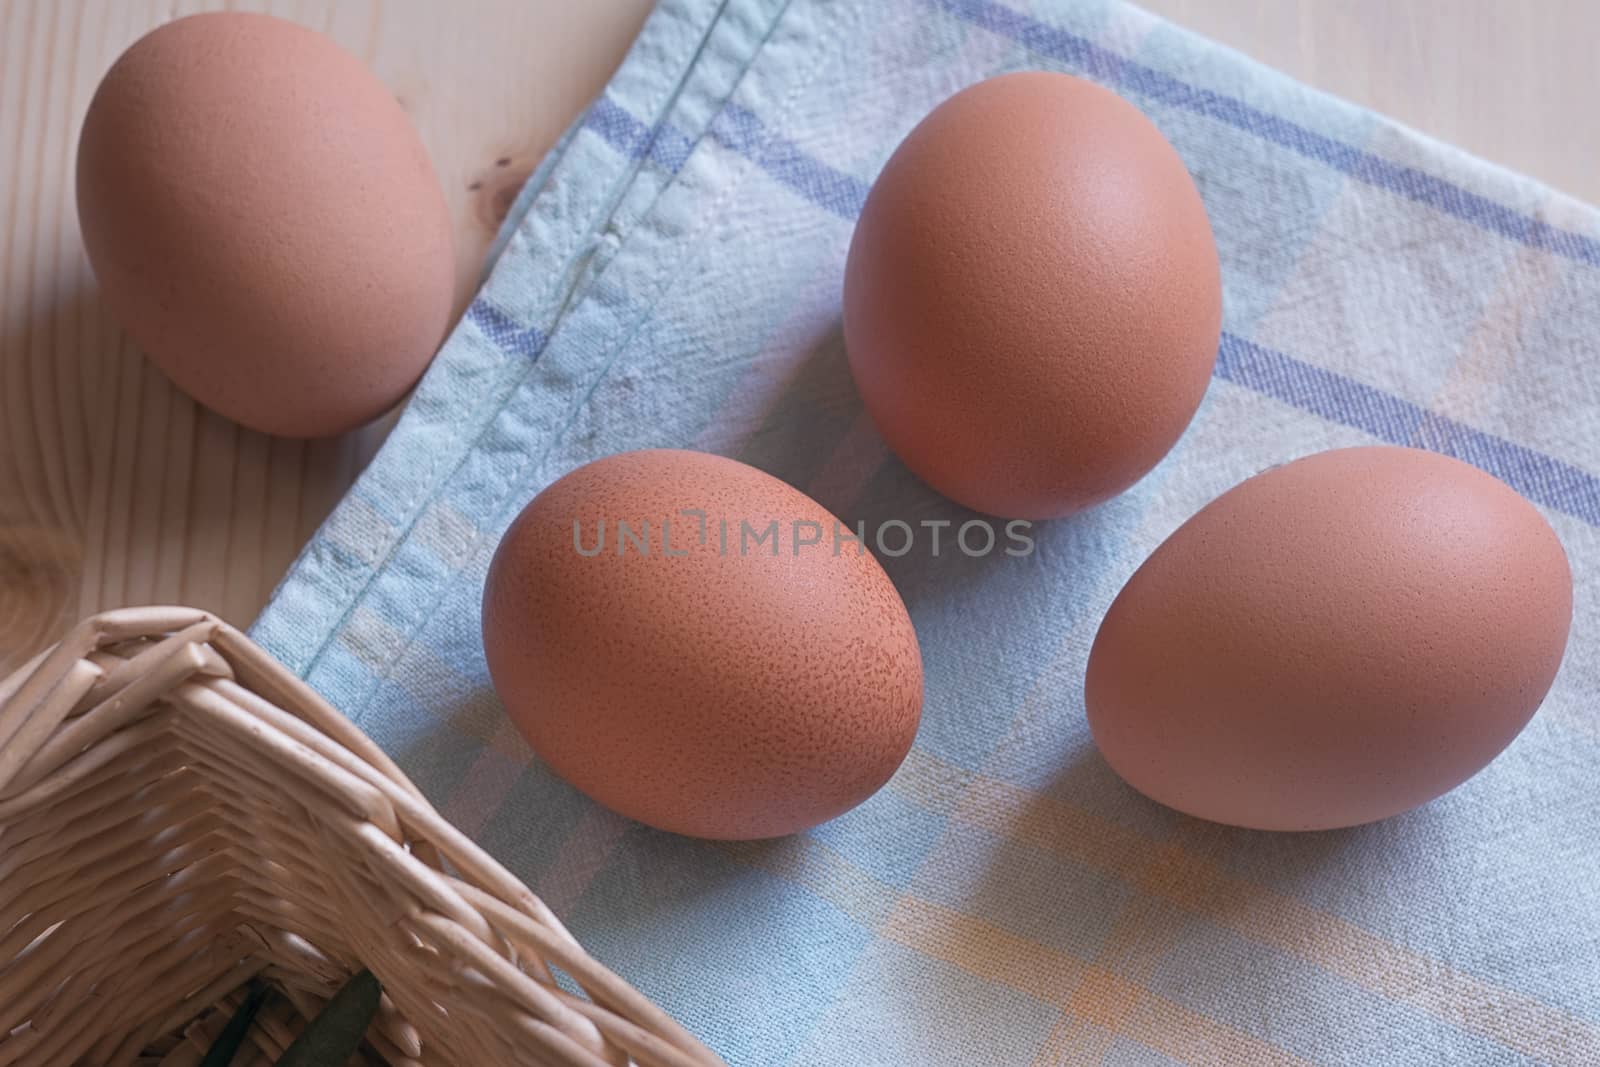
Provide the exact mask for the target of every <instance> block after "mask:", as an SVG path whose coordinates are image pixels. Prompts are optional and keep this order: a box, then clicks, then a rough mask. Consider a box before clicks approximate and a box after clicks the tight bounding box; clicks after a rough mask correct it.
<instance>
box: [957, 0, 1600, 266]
mask: <svg viewBox="0 0 1600 1067" xmlns="http://www.w3.org/2000/svg"><path fill="white" fill-rule="evenodd" d="M929 2H931V3H932V4H933V5H934V6H936V7H938V8H940V9H942V10H944V11H946V12H947V13H949V14H951V15H953V16H955V17H956V18H959V19H961V20H963V21H965V22H970V23H972V24H973V25H975V26H979V27H982V28H983V29H986V30H989V31H990V32H992V33H995V34H998V35H1000V36H1002V37H1006V38H1009V39H1010V40H1013V41H1016V42H1017V43H1018V44H1021V45H1022V46H1024V47H1025V48H1027V49H1029V50H1030V51H1033V52H1036V53H1038V54H1040V55H1045V56H1049V57H1051V58H1052V59H1059V60H1061V61H1062V62H1064V63H1070V64H1072V65H1073V66H1075V67H1078V68H1079V69H1081V70H1083V71H1085V72H1086V73H1088V74H1089V75H1091V76H1092V77H1094V78H1097V79H1099V80H1102V81H1105V82H1108V83H1110V84H1115V85H1121V86H1126V87H1128V88H1129V89H1131V90H1133V91H1134V92H1137V93H1142V94H1143V95H1145V96H1148V97H1150V98H1151V99H1153V100H1158V101H1160V102H1161V103H1164V104H1170V105H1172V106H1173V107H1179V108H1183V109H1184V110H1186V111H1191V112H1193V113H1195V114H1198V115H1205V116H1206V117H1208V118H1212V119H1215V120H1217V121H1218V122H1222V123H1225V124H1227V125H1229V126H1232V127H1234V128H1235V129H1239V130H1243V131H1244V132H1246V133H1250V134H1253V135H1255V136H1257V137H1260V138H1262V139H1263V140H1266V141H1270V142H1272V143H1273V144H1276V145H1279V146H1280V147H1282V148H1287V149H1288V150H1290V151H1291V152H1295V153H1298V154H1299V155H1302V156H1305V157H1306V158H1307V159H1313V160H1316V161H1317V162H1319V163H1323V164H1325V165H1327V166H1329V167H1332V168H1333V169H1334V170H1337V171H1339V172H1340V173H1342V174H1347V175H1349V176H1350V177H1352V178H1355V179H1356V180H1357V181H1361V182H1365V183H1366V184H1368V185H1372V186H1375V187H1377V188H1380V189H1386V190H1388V191H1389V192H1392V193H1395V194H1397V195H1399V196H1404V197H1406V198H1408V199H1410V200H1414V201H1416V202H1417V203H1420V204H1426V205H1428V206H1429V207H1432V208H1434V209H1436V210H1438V211H1442V212H1444V213H1445V214H1447V215H1452V216H1454V217H1456V218H1458V219H1461V220H1462V221H1464V222H1467V223H1470V224H1472V225H1473V226H1476V227H1478V228H1479V229H1482V230H1487V231H1488V232H1490V233H1495V234H1499V235H1500V236H1501V237H1505V238H1507V239H1508V240H1512V241H1516V242H1518V243H1519V244H1524V245H1527V246H1528V247H1530V248H1537V249H1540V250H1541V251H1545V252H1551V253H1553V254H1555V255H1558V256H1562V257H1563V258H1566V259H1570V260H1574V261H1576V262H1579V263H1586V264H1588V265H1589V266H1600V240H1596V239H1595V238H1593V237H1589V236H1587V235H1585V234H1581V233H1574V232H1572V231H1570V230H1562V229H1558V228H1556V227H1554V226H1551V225H1550V224H1549V223H1546V222H1543V221H1541V220H1539V219H1536V218H1533V217H1532V216H1530V215H1524V214H1522V213H1521V212H1519V211H1515V210H1513V209H1511V208H1509V207H1506V206H1505V205H1504V204H1498V203H1496V202H1494V201H1493V200H1490V199H1488V198H1487V197H1483V196H1479V195H1478V194H1477V193H1472V192H1468V191H1467V190H1466V189H1463V188H1461V187H1460V186H1459V185H1455V184H1454V183H1452V182H1448V181H1445V180H1444V179H1443V178H1438V177H1435V176H1434V175H1432V174H1428V173H1426V172H1424V171H1421V170H1418V169H1417V168H1415V167H1407V166H1404V165H1402V164H1399V163H1395V162H1394V161H1392V160H1388V159H1384V158H1383V157H1382V156H1377V155H1373V154H1372V153H1371V152H1365V151H1362V150H1361V149H1359V148H1356V147H1354V146H1353V145H1348V144H1345V143H1344V142H1342V141H1338V140H1335V139H1334V138H1332V137H1328V136H1325V135H1324V134H1320V133H1317V132H1316V131H1315V130H1311V129H1308V128H1306V127H1305V126H1301V125H1299V124H1298V123H1295V122H1290V121H1289V120H1288V119H1285V118H1280V117H1279V116H1277V115H1273V114H1270V113H1268V112H1265V111H1262V110H1260V109H1258V108H1254V107H1251V106H1250V105H1249V104H1246V103H1245V102H1244V101H1242V100H1239V99H1237V98H1236V97H1231V96H1225V95H1223V94H1221V93H1217V92H1213V91H1211V90H1210V89H1202V88H1199V87H1198V86H1194V85H1190V84H1189V83H1188V82H1185V81H1181V80H1179V79H1177V78H1174V77H1173V76H1172V75H1170V74H1166V73H1164V72H1162V71H1159V70H1156V69H1155V68H1153V67H1147V66H1145V65H1143V64H1141V63H1136V62H1134V61H1133V60H1130V59H1127V58H1125V57H1123V56H1120V55H1118V54H1116V53H1115V52H1112V51H1111V50H1109V49H1107V48H1103V47H1101V46H1100V45H1097V44H1095V43H1094V42H1092V41H1090V40H1088V39H1087V38H1084V37H1080V36H1078V35H1077V34H1075V33H1070V32H1068V31H1067V30H1063V29H1060V28H1058V27H1055V26H1051V25H1049V24H1048V23H1044V22H1040V21H1039V20H1038V19H1035V18H1032V17H1030V16H1028V15H1025V14H1023V13H1022V12H1020V11H1016V10H1014V9H1012V8H1009V7H1006V6H1005V5H1003V4H997V3H994V2H993V0H929Z"/></svg>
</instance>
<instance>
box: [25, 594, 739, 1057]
mask: <svg viewBox="0 0 1600 1067" xmlns="http://www.w3.org/2000/svg"><path fill="white" fill-rule="evenodd" d="M363 966H365V967H369V968H370V969H371V970H372V971H373V972H374V973H375V974H377V976H378V977H379V979H380V980H381V981H382V982H383V985H384V990H385V992H384V1000H383V1005H382V1007H381V1009H380V1014H379V1017H378V1019H377V1021H376V1023H375V1024H374V1026H373V1028H372V1029H371V1031H369V1035H368V1047H367V1048H365V1049H363V1051H362V1054H361V1057H362V1058H358V1060H356V1061H353V1062H361V1063H366V1064H379V1063H388V1064H395V1065H401V1064H458V1065H461V1067H498V1065H501V1064H506V1065H510V1064H549V1065H555V1067H579V1065H581V1067H616V1065H625V1064H628V1063H637V1064H639V1065H640V1067H707V1065H714V1064H720V1062H721V1061H719V1060H718V1059H717V1058H716V1056H714V1055H713V1054H712V1053H711V1052H710V1051H709V1050H708V1049H706V1048H705V1046H703V1045H702V1044H700V1043H699V1042H698V1041H696V1040H695V1039H694V1038H693V1037H691V1036H690V1035H689V1034H688V1032H687V1031H685V1030H684V1029H683V1028H682V1027H680V1026H679V1025H677V1024H676V1023H675V1022H673V1021H672V1020H671V1019H670V1018H668V1017H667V1015H666V1014H665V1013H663V1012H662V1011H661V1010H660V1009H658V1008H656V1007H655V1006H654V1005H652V1004H651V1003H650V1002H649V1001H648V1000H646V999H645V998H644V997H643V996H642V995H641V994H639V993H638V992H637V991H635V990H634V989H632V988H631V987H630V986H628V985H627V984H626V983H625V982H623V981H622V980H621V979H620V978H618V977H617V976H616V975H614V974H612V973H611V972H610V971H608V970H606V969H605V968H604V967H602V966H600V965H599V964H598V963H596V962H595V961H594V960H593V959H592V958H590V957H589V956H588V955H587V954H586V953H585V952H584V951H583V949H582V948H581V947H579V945H578V943H577V942H576V941H575V940H573V938H572V936H571V935H570V934H569V933H568V932H567V931H566V930H565V928H563V927H562V925H561V923H560V922H559V921H558V920H557V919H556V917H555V916H554V915H552V914H551V913H550V911H549V909H548V908H546V907H545V906H544V904H543V903H542V902H541V901H540V900H539V899H538V898H537V897H535V896H534V895H533V894H532V893H531V892H529V891H528V889H527V888H526V887H524V886H523V885H522V884H521V883H520V882H518V881H517V880H516V879H515V878H513V877H512V876H511V875H510V874H509V873H507V872H506V871H505V869H504V868H502V867H501V866H500V865H499V864H497V863H496V862H495V861H494V860H492V859H490V858H489V857H488V856H487V855H485V854H484V853H483V852H482V851H481V850H479V849H478V848H477V847H476V846H475V845H473V844H472V842H471V841H469V840H467V839H466V838H465V837H464V836H462V834H461V833H459V832H458V831H457V830H455V829H454V828H453V827H451V826H450V825H449V824H448V823H446V822H445V821H444V820H443V819H441V818H440V817H439V815H438V814H437V813H436V812H434V810H433V809H432V808H431V807H430V806H429V805H428V803H427V801H426V800H424V799H423V797H422V795H421V794H420V793H419V792H418V791H417V789H416V787H414V786H413V785H412V784H411V783H410V782H408V781H407V780H406V778H405V776H404V775H402V774H401V773H400V771H399V769H398V768H396V767H395V765H394V764H393V763H392V762H391V761H390V760H389V759H388V757H386V756H385V755H384V754H383V753H382V752H381V751H379V749H378V748H377V746H375V745H374V744H373V743H372V742H371V741H369V740H368V739H367V738H366V737H364V736H363V735H362V734H361V732H360V731H359V730H357V729H356V728H355V727H354V726H352V725H351V724H350V723H349V722H348V721H347V720H345V719H344V718H342V717H341V716H340V715H339V714H338V713H337V712H336V711H334V710H333V708H332V707H330V706H329V705H328V704H327V703H326V702H324V701H323V700H322V699H320V698H319V697H318V696H317V695H316V694H315V693H313V692H312V691H311V690H310V689H309V688H307V687H306V686H305V685H304V684H303V683H302V682H300V681H299V679H297V678H295V677H294V676H293V675H291V674H289V673H288V672H287V671H286V670H285V669H284V668H283V667H282V666H280V665H279V664H277V663H276V662H274V661H273V660H272V659H271V658H270V657H269V656H268V655H267V654H266V653H265V652H263V651H262V650H261V649H259V648H257V647H256V646H255V645H253V644H251V643H250V641H249V640H248V639H247V638H245V637H244V636H243V635H242V634H240V633H239V632H238V631H237V630H235V629H233V628H232V627H230V626H228V625H226V624H225V623H223V622H221V621H220V620H218V619H216V618H215V617H213V616H211V615H208V614H206V613H205V612H201V611H194V610H191V609H187V608H138V609H130V610H125V611H114V612H109V613H107V614H104V615H99V616H96V617H94V618H92V619H90V620H88V621H87V622H85V623H83V624H82V625H81V626H79V627H78V628H77V629H76V630H75V631H73V633H72V634H70V635H69V636H68V637H67V638H66V639H65V640H63V641H62V642H61V643H60V644H59V645H57V646H56V647H55V648H54V649H51V650H47V651H46V652H44V653H42V654H41V655H40V656H38V657H37V658H35V659H34V660H33V661H32V662H31V663H29V664H27V665H26V666H24V667H23V668H22V670H20V671H19V672H17V673H16V674H14V675H12V676H11V677H10V678H8V679H6V680H5V681H4V682H0V1067H9V1065H12V1064H17V1065H27V1067H54V1065H58V1064H59V1065H67V1064H86V1065H93V1067H102V1065H126V1064H136V1065H152V1067H153V1065H155V1064H164V1065H169V1067H192V1065H194V1064H197V1063H198V1062H199V1060H200V1058H201V1056H202V1055H203V1053H204V1051H205V1049H206V1047H207V1046H208V1045H209V1043H210V1041H211V1039H212V1037H214V1036H215V1034H216V1033H217V1032H218V1031H219V1030H220V1029H221V1027H222V1025H223V1023H224V1022H225V1021H226V1019H227V1016H228V1015H229V1013H230V1012H231V1010H232V1007H233V1005H235V1004H237V1003H238V1001H239V999H240V998H241V997H242V995H243V992H244V986H245V985H246V983H248V982H249V980H250V979H251V978H252V977H254V976H258V975H259V976H261V978H262V979H264V980H265V981H266V982H268V983H269V984H270V985H271V986H272V987H273V988H275V989H276V990H277V991H278V993H279V994H280V995H277V996H274V997H272V998H270V1000H269V1006H268V1008H266V1009H265V1010H264V1011H263V1012H262V1014H261V1016H259V1017H258V1025H257V1026H256V1027H254V1029H253V1031H252V1034H251V1039H250V1043H249V1044H247V1046H246V1049H245V1051H243V1052H242V1053H241V1054H240V1056H239V1057H238V1059H237V1060H236V1061H235V1062H236V1063H238V1064H242V1065H248V1064H258V1063H271V1062H272V1061H273V1060H274V1059H275V1058H276V1056H277V1054H278V1053H279V1052H281V1051H282V1050H283V1048H284V1046H285V1045H287V1044H288V1042H289V1041H290V1040H292V1039H293V1036H294V1034H295V1033H297V1032H298V1030H299V1029H300V1027H301V1026H303V1025H304V1022H305V1019H306V1018H307V1017H308V1016H309V1015H311V1014H314V1013H315V1012H316V1011H317V1010H318V1008H319V1007H320V1006H321V1004H322V1003H323V1002H324V1001H325V1000H326V998H327V997H328V996H330V995H331V994H332V992H333V991H334V990H335V989H337V988H338V986H339V985H340V984H341V983H342V982H343V981H344V980H345V979H346V978H347V977H348V976H349V975H350V974H351V973H353V972H354V971H355V970H357V969H358V968H360V967H363ZM561 972H564V973H565V975H566V976H567V978H568V979H570V981H567V982H565V983H563V985H564V986H565V988H563V986H562V985H558V984H557V982H556V974H558V973H561ZM576 989H582V990H583V992H584V993H585V994H586V996H579V995H576V994H575V993H573V992H570V991H569V990H576Z"/></svg>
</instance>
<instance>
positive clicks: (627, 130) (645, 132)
mask: <svg viewBox="0 0 1600 1067" xmlns="http://www.w3.org/2000/svg"><path fill="white" fill-rule="evenodd" d="M583 124H584V126H585V127H586V128H588V129H591V130H593V131H594V132H595V133H598V134H599V135H600V136H601V137H602V138H604V139H605V141H606V143H607V144H609V145H611V146H612V147H613V148H615V149H616V150H617V151H619V152H621V153H623V154H624V155H626V156H628V157H630V158H632V159H649V160H650V162H652V163H654V164H656V165H657V166H658V167H660V168H662V169H663V170H665V171H667V172H668V173H671V174H676V173H678V171H679V169H680V168H682V166H683V164H684V163H685V162H686V161H687V160H688V158H689V153H690V152H692V151H693V150H694V142H693V141H692V140H690V139H689V138H688V137H686V136H685V135H684V134H683V133H682V132H681V131H679V130H678V129H677V128H676V127H673V126H666V125H657V126H647V125H646V124H644V123H643V122H640V121H639V120H638V119H636V118H634V117H633V115H631V114H629V112H628V111H627V110H626V109H624V108H622V107H620V106H618V105H617V103H616V102H615V101H613V100H611V99H610V98H609V97H607V96H601V97H600V98H599V99H597V100H596V101H595V102H594V104H593V105H592V106H591V107H590V108H589V112H588V114H587V115H585V116H584V119H583Z"/></svg>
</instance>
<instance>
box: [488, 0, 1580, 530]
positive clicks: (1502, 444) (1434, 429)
mask: <svg viewBox="0 0 1600 1067" xmlns="http://www.w3.org/2000/svg"><path fill="white" fill-rule="evenodd" d="M1002 10H1006V9H1002ZM1013 14H1015V13H1014V12H1013ZM1066 36H1068V37H1070V36H1072V35H1070V34H1068V35H1066ZM1075 40H1078V41H1082V38H1075ZM1082 43H1083V44H1084V45H1085V46H1087V45H1088V42H1087V41H1082ZM1108 54H1109V53H1108ZM1151 73H1152V74H1156V73H1157V72H1155V71H1152V72H1151ZM1161 77H1165V75H1161ZM1197 91H1198V90H1197ZM1235 103H1237V102H1235ZM1239 107H1241V108H1243V107H1244V105H1243V104H1239ZM630 118H631V116H630ZM633 121H634V123H636V124H638V125H639V126H640V128H644V124H643V123H640V122H639V121H638V120H637V119H633ZM712 127H713V134H714V136H715V137H716V138H717V141H718V142H719V143H721V144H722V145H724V146H725V147H727V148H728V149H729V150H730V151H734V152H737V153H739V154H740V155H742V156H744V157H746V158H748V159H751V160H752V161H753V162H755V163H756V164H757V165H758V166H760V167H761V168H762V169H763V170H765V171H766V172H767V173H768V174H770V175H771V176H772V177H773V178H775V179H776V180H778V181H779V182H781V183H782V184H784V185H785V186H787V187H788V188H790V189H792V190H794V191H795V192H796V193H798V194H800V195H801V196H802V197H804V198H805V199H806V200H808V201H810V202H811V203H813V204H815V205H817V206H818V207H820V208H823V209H824V210H826V211H828V212H829V213H831V214H833V215H836V216H838V217H839V218H842V219H845V220H847V221H854V220H855V218H856V216H857V215H858V214H859V213H860V210H861V205H862V204H863V203H864V202H865V200H866V194H867V190H868V188H869V186H868V185H867V183H866V182H864V181H862V180H861V179H859V178H856V177H853V176H851V175H849V174H846V173H845V172H844V171H841V170H839V169H837V168H835V167H832V166H829V165H828V164H827V163H824V162H822V161H821V160H819V159H817V158H816V157H814V156H811V155H809V154H807V153H806V152H805V150H804V149H802V148H801V147H800V146H799V145H797V144H795V142H793V141H791V140H789V139H788V138H785V137H781V136H778V135H777V134H774V133H773V132H771V131H770V130H768V129H767V128H766V127H765V126H764V125H763V124H762V122H761V119H760V118H759V117H758V116H756V115H755V114H754V113H752V112H751V111H749V110H747V109H745V108H742V107H738V106H737V105H734V104H731V103H730V104H728V105H726V106H725V107H724V110H723V113H722V114H719V115H718V116H717V118H716V119H714V120H713V123H712ZM1306 132H1307V133H1308V134H1309V133H1310V131H1306ZM1312 136H1316V135H1312ZM1346 147H1348V146H1346ZM1350 151H1355V150H1354V149H1350ZM1451 188H1454V187H1453V186H1452V187H1451ZM1458 192H1460V190H1458ZM1462 195H1463V196H1470V195H1471V194H1468V193H1465V192H1462ZM1496 206H1497V207H1498V205H1496ZM1501 210H1508V209H1501ZM1528 221H1530V222H1531V221H1532V220H1528ZM480 303H481V302H480ZM476 306H477V305H474V307H476ZM486 306H487V305H486ZM1216 375H1217V377H1219V378H1222V379H1223V380H1225V381H1230V382H1233V383H1234V384H1236V385H1242V386H1244V387H1246V388H1248V389H1252V390H1254V391H1255V392H1258V393H1261V394H1263V395H1264V396H1269V397H1272V398H1273V399H1275V400H1280V401H1282V402H1284V403H1286V404H1290V405H1293V406H1294V407H1297V408H1300V409H1301V410H1302V411H1309V412H1311V413H1313V414H1315V415H1320V416H1322V417H1323V418H1325V419H1328V420H1330V421H1332V422H1338V423H1342V424H1343V425H1345V426H1350V427H1353V428H1355V429H1358V430H1363V431H1365V432H1367V433H1370V434H1371V435H1372V436H1374V437H1376V438H1378V439H1379V440H1382V441H1389V442H1391V443H1394V444H1407V445H1419V446H1424V447H1429V448H1432V449H1434V450H1435V451H1438V452H1442V453H1444V454H1446V455H1450V456H1455V457H1456V458H1458V459H1462V460H1465V461H1466V462H1469V463H1471V464H1473V465H1474V466H1477V467H1481V468H1482V469H1484V470H1486V471H1488V472H1489V473H1490V474H1493V475H1494V476H1495V477H1497V478H1499V479H1500V480H1501V481H1503V482H1505V483H1506V484H1507V485H1510V486H1511V487H1512V488H1514V489H1516V490H1517V491H1518V492H1519V493H1521V494H1522V495H1523V496H1526V497H1527V498H1528V499H1529V500H1532V501H1534V502H1535V503H1539V504H1543V505H1545V506H1546V507H1549V508H1553V509H1555V510H1556V511H1560V512H1563V513H1565V514H1567V515H1571V516H1573V517H1574V518H1577V519H1581V520H1583V521H1584V522H1586V523H1589V524H1590V525H1591V526H1600V478H1596V477H1595V476H1594V475H1593V474H1590V473H1589V472H1588V471H1585V470H1582V469H1581V468H1579V467H1575V466H1573V465H1572V464H1570V463H1565V462H1563V461H1561V460H1559V459H1556V458H1555V457H1553V456H1549V455H1546V454H1544V453H1542V452H1538V451H1535V450H1534V449H1531V448H1528V447H1526V446H1524V445H1519V444H1517V443H1516V442H1514V441H1509V440H1507V439H1505V438H1503V437H1499V436H1496V435H1495V434H1491V433H1486V432H1484V431H1482V430H1476V429H1473V428H1472V427H1470V426H1467V425H1465V424H1464V423H1460V422H1456V421H1455V420H1454V419H1450V418H1448V417H1446V416H1443V415H1439V414H1436V413H1434V412H1431V411H1428V410H1427V409H1426V408H1423V407H1421V406H1419V405H1417V404H1414V403H1412V402H1411V401H1409V400H1404V399H1402V398H1400V397H1397V396H1395V395H1393V394H1392V393H1387V392H1384V391H1383V390H1381V389H1378V388H1375V387H1374V386H1370V385H1366V384H1364V383H1362V382H1359V381H1356V380H1355V379H1354V378H1347V377H1345V376H1344V375H1342V374H1337V373H1335V372H1333V371H1329V370H1324V369H1323V368H1321V367H1317V366H1314V365H1312V364H1310V363H1306V362H1303V361H1302V360H1298V359H1295V358H1294V357H1292V356H1289V355H1285V354H1284V353H1281V352H1274V351H1271V350H1270V349H1266V348H1262V347H1261V346H1259V345H1256V344H1254V343H1252V342H1250V341H1247V340H1245V339H1244V338H1242V337H1238V336H1236V335H1234V334H1224V335H1223V336H1222V345H1221V348H1220V349H1219V351H1218V354H1217V369H1216Z"/></svg>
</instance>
